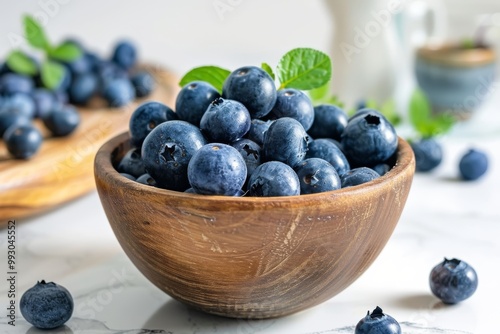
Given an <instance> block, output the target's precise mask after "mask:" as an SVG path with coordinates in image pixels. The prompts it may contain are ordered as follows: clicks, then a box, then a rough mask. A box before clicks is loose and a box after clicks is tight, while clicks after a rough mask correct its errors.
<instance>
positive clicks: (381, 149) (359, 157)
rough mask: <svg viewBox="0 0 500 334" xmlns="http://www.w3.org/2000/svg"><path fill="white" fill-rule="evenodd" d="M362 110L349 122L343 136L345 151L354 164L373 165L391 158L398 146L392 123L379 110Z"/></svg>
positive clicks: (342, 142) (358, 165)
mask: <svg viewBox="0 0 500 334" xmlns="http://www.w3.org/2000/svg"><path fill="white" fill-rule="evenodd" d="M364 110H365V111H364V112H363V111H360V112H358V114H360V113H363V114H361V115H358V116H354V117H353V118H351V120H350V121H349V122H348V123H347V126H346V127H345V129H344V132H343V133H342V137H341V144H342V147H343V149H344V153H345V155H346V157H347V159H348V160H349V162H350V163H351V164H352V165H355V166H356V167H362V166H365V167H371V166H374V165H377V164H379V163H382V162H384V161H386V160H387V159H389V158H390V157H391V156H392V155H393V154H394V153H395V152H396V149H397V148H398V136H397V134H396V131H395V130H394V127H393V126H392V124H391V123H390V122H389V121H388V120H387V119H386V118H385V117H384V116H382V115H381V114H380V113H379V112H377V111H372V110H367V109H364Z"/></svg>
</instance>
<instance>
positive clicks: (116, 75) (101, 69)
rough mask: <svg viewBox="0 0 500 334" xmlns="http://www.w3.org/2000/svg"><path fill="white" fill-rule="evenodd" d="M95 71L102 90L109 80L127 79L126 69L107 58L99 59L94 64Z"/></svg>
mask: <svg viewBox="0 0 500 334" xmlns="http://www.w3.org/2000/svg"><path fill="white" fill-rule="evenodd" d="M95 73H96V74H97V78H98V79H99V89H100V90H102V89H103V88H104V87H105V86H106V83H107V82H108V81H110V80H115V79H128V73H127V71H125V70H124V69H123V68H121V67H120V66H118V65H117V64H115V63H114V62H112V61H109V60H100V61H99V62H98V63H97V64H96V70H95Z"/></svg>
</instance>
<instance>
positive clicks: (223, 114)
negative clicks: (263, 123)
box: [200, 97, 251, 144]
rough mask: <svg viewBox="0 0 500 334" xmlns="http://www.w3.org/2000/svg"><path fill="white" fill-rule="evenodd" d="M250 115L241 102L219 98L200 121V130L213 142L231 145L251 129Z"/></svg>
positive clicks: (211, 104)
mask: <svg viewBox="0 0 500 334" xmlns="http://www.w3.org/2000/svg"><path fill="white" fill-rule="evenodd" d="M250 121H251V120H250V113H249V112H248V110H247V108H246V107H245V106H244V105H243V104H242V103H240V102H238V101H234V100H228V99H223V98H222V97H219V98H217V99H216V100H215V101H213V102H212V103H210V106H209V107H208V109H207V111H205V113H204V114H203V117H202V118H201V121H200V129H201V131H202V132H203V133H204V134H205V135H206V136H207V138H208V139H209V140H210V141H212V142H219V143H224V144H230V143H232V142H234V141H236V140H238V139H240V138H242V137H243V136H244V135H245V134H246V133H247V132H248V130H249V129H250Z"/></svg>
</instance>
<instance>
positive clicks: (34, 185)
mask: <svg viewBox="0 0 500 334" xmlns="http://www.w3.org/2000/svg"><path fill="white" fill-rule="evenodd" d="M145 68H146V69H147V70H148V71H150V72H151V73H152V74H153V75H154V77H155V79H156V82H157V85H156V86H157V88H156V89H155V91H154V92H153V93H152V94H151V95H149V96H147V97H145V98H142V99H137V100H135V101H134V102H133V103H131V104H129V105H127V106H126V107H123V108H106V107H103V103H102V101H98V100H96V101H92V106H91V107H89V108H80V109H79V110H80V115H81V123H80V125H79V127H78V128H77V130H76V131H75V132H74V133H73V134H71V135H70V136H68V137H63V138H54V137H50V135H49V134H48V133H47V131H46V130H45V129H44V127H43V125H42V124H41V123H37V124H36V125H37V126H38V127H39V128H40V130H41V131H42V132H43V133H44V137H45V139H44V142H43V144H42V147H41V148H40V151H39V152H38V153H37V154H36V155H35V156H33V158H31V159H30V160H15V159H12V158H11V157H10V156H9V153H8V152H7V149H6V147H5V145H4V143H3V141H0V228H2V227H5V226H6V225H7V222H8V220H9V219H19V218H23V217H27V216H31V215H34V214H38V213H41V212H44V211H47V210H50V209H53V208H55V207H57V206H58V205H61V204H63V203H65V202H68V201H70V200H73V199H75V198H77V197H79V196H81V195H84V194H86V193H88V192H89V191H91V190H93V189H95V182H94V171H93V162H94V157H95V154H96V152H97V150H98V149H99V148H100V147H101V145H102V144H103V143H104V142H106V141H107V140H108V139H110V138H111V137H114V136H116V135H118V134H120V133H122V132H124V131H127V130H128V124H129V119H130V115H131V114H132V112H133V111H134V110H135V109H136V107H137V106H138V105H139V104H141V103H143V102H145V101H148V100H155V101H160V102H163V103H165V104H166V105H168V106H169V107H171V108H174V106H175V97H176V96H177V93H178V91H179V87H178V78H177V77H176V76H175V75H173V74H172V73H170V72H168V71H166V70H165V69H160V68H157V67H153V66H147V67H145Z"/></svg>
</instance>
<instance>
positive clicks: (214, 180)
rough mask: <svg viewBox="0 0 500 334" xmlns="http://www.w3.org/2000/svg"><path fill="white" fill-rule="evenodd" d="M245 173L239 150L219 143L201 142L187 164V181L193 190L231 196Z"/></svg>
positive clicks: (244, 176) (241, 185) (206, 193)
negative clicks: (204, 143) (200, 146)
mask: <svg viewBox="0 0 500 334" xmlns="http://www.w3.org/2000/svg"><path fill="white" fill-rule="evenodd" d="M246 177H247V167H246V164H245V160H243V157H242V156H241V154H240V153H239V152H238V150H236V149H235V148H234V147H232V146H229V145H226V144H222V143H211V144H207V145H205V146H203V147H202V148H200V149H199V150H198V151H197V152H196V153H194V154H193V157H192V158H191V161H189V165H188V178H189V184H191V187H192V188H193V189H194V191H195V192H196V193H197V194H202V195H226V196H234V195H236V194H237V193H238V192H239V191H240V190H241V188H242V187H243V184H244V183H245V180H246Z"/></svg>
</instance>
